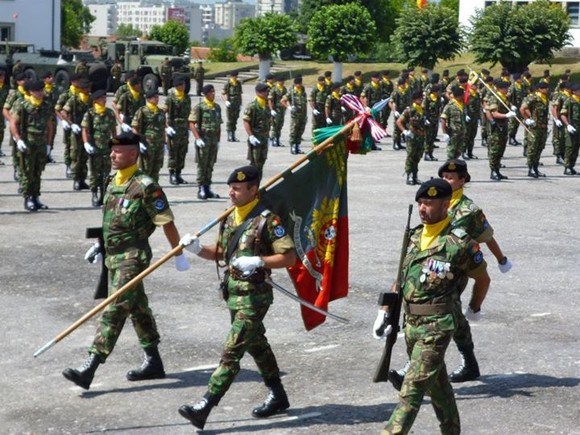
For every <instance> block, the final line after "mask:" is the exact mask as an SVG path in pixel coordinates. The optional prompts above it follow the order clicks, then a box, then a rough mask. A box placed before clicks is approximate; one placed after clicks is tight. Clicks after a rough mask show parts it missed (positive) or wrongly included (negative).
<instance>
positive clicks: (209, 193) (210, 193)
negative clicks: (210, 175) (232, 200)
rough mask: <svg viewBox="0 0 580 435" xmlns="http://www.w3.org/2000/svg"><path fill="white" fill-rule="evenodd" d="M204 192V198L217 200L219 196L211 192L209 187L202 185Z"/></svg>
mask: <svg viewBox="0 0 580 435" xmlns="http://www.w3.org/2000/svg"><path fill="white" fill-rule="evenodd" d="M204 188H205V189H204V191H205V197H206V198H208V199H209V198H219V197H220V196H219V195H218V194H217V193H215V192H214V191H213V190H211V187H210V185H209V184H206V185H204Z"/></svg>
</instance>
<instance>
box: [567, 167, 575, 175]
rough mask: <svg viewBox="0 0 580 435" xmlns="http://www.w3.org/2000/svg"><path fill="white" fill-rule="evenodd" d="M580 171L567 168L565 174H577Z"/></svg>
mask: <svg viewBox="0 0 580 435" xmlns="http://www.w3.org/2000/svg"><path fill="white" fill-rule="evenodd" d="M577 173H578V172H577V171H576V169H574V168H565V169H564V175H576V174H577Z"/></svg>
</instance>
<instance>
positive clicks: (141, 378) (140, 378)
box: [127, 372, 165, 382]
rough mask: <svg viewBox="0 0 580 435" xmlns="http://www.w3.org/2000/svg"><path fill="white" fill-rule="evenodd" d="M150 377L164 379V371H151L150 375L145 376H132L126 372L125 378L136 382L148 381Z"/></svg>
mask: <svg viewBox="0 0 580 435" xmlns="http://www.w3.org/2000/svg"><path fill="white" fill-rule="evenodd" d="M152 379H165V372H163V373H153V374H150V375H146V376H132V375H130V374H129V373H127V380H128V381H131V382H136V381H150V380H152Z"/></svg>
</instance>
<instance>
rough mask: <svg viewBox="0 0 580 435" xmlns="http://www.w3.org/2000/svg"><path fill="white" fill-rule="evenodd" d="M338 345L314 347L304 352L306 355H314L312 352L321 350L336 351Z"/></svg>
mask: <svg viewBox="0 0 580 435" xmlns="http://www.w3.org/2000/svg"><path fill="white" fill-rule="evenodd" d="M338 346H339V345H338V344H329V345H328V346H320V347H313V348H312V349H306V350H305V351H304V352H306V353H312V352H320V351H321V350H328V349H334V348H335V347H338Z"/></svg>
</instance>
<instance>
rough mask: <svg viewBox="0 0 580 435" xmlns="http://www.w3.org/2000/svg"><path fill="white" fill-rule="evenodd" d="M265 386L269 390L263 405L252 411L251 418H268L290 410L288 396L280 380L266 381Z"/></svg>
mask: <svg viewBox="0 0 580 435" xmlns="http://www.w3.org/2000/svg"><path fill="white" fill-rule="evenodd" d="M266 386H267V387H269V388H270V392H269V393H268V397H266V400H265V401H264V403H262V404H261V405H260V406H257V407H256V408H254V409H253V410H252V416H254V417H256V418H266V417H270V416H272V415H274V414H277V413H278V412H280V411H284V410H286V409H288V408H290V402H288V396H287V395H286V391H284V386H283V385H282V381H280V378H277V379H273V380H270V381H266Z"/></svg>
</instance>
